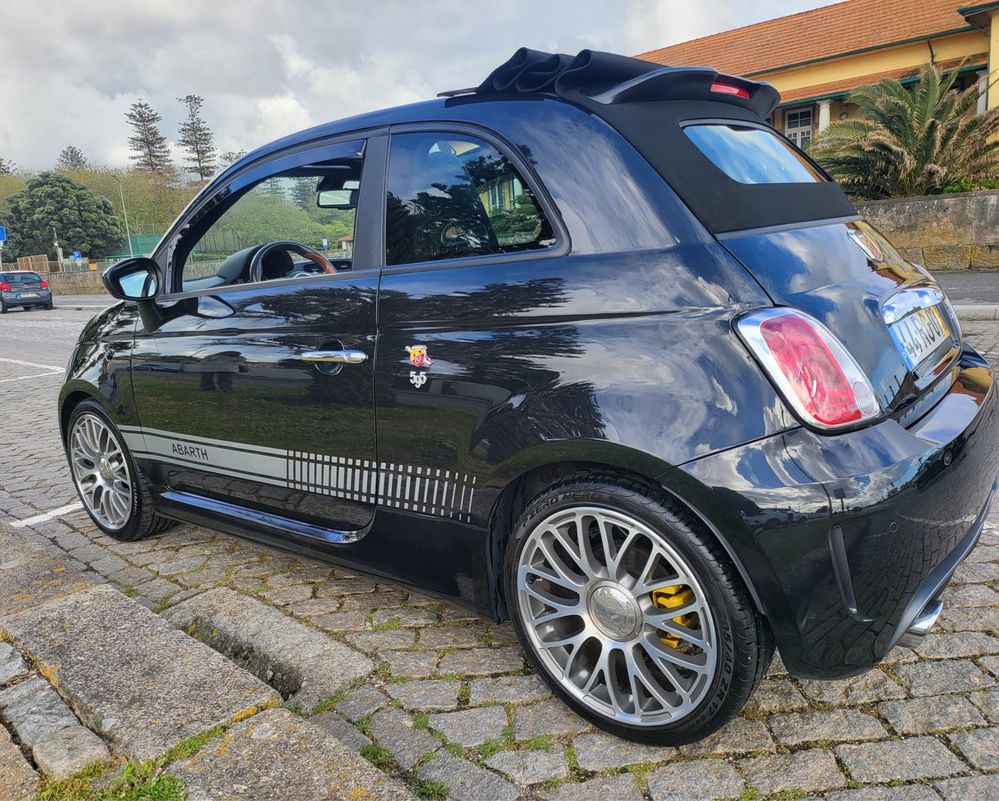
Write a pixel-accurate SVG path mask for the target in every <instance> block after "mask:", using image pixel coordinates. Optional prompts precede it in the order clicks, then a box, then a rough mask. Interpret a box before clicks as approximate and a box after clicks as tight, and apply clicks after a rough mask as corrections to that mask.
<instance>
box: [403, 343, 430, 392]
mask: <svg viewBox="0 0 999 801" xmlns="http://www.w3.org/2000/svg"><path fill="white" fill-rule="evenodd" d="M406 353H408V354H409V363H410V364H411V365H413V367H416V368H417V369H416V370H410V371H409V383H410V384H412V385H413V386H414V387H416V388H417V389H419V388H420V387H422V386H423V385H424V384H426V383H427V374H426V372H424V371H423V370H422V369H421V368H423V367H429V366H430V365H432V364H433V363H434V361H433V359H431V358H430V354H428V353H427V346H426V345H409V346H407V347H406Z"/></svg>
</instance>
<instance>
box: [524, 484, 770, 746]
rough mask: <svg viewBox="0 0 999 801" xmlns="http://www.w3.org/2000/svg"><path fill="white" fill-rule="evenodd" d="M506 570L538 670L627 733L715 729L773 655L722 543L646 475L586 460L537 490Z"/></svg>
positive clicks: (603, 723)
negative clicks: (586, 465) (604, 468)
mask: <svg viewBox="0 0 999 801" xmlns="http://www.w3.org/2000/svg"><path fill="white" fill-rule="evenodd" d="M580 521H582V522H580ZM580 529H584V530H585V531H586V532H587V535H586V537H585V538H583V539H582V540H580V538H579V536H578V532H579V531H580ZM574 532H575V535H574V534H573V533H574ZM605 533H606V534H605ZM566 543H568V546H567V545H566ZM573 543H575V545H574V546H573ZM581 543H589V545H588V546H585V545H584V544H581ZM569 547H572V548H573V550H572V551H570V550H569ZM584 547H588V550H585V551H584ZM608 553H610V557H611V558H610V559H608V558H607V554H608ZM584 563H585V564H586V565H587V567H582V566H581V565H583V564H584ZM556 564H557V566H556ZM566 576H570V578H568V579H567V578H566ZM680 576H682V577H683V580H682V581H680ZM505 577H506V599H507V606H508V608H509V610H510V615H511V618H512V620H513V625H514V628H515V630H516V632H517V636H518V637H519V638H520V642H521V644H522V646H523V648H524V651H525V653H526V655H527V658H528V660H529V662H530V663H531V665H532V666H533V667H534V669H535V670H536V671H537V672H538V673H539V674H540V675H541V676H542V678H543V679H544V680H545V681H546V683H547V684H548V685H549V686H550V687H551V688H552V690H553V691H554V693H555V694H556V695H557V696H558V697H559V698H561V699H562V700H563V701H565V702H566V703H567V704H568V705H569V706H570V707H571V708H572V709H573V710H574V711H575V712H577V713H578V714H580V715H581V716H582V717H584V718H586V719H587V720H589V721H591V722H592V723H594V724H596V725H597V726H599V727H600V728H602V729H604V730H606V731H609V732H611V733H613V734H615V735H618V736H620V737H624V738H626V739H629V740H635V741H638V742H643V743H649V744H655V745H681V744H685V743H690V742H694V741H695V740H699V739H701V738H703V737H705V736H706V735H708V734H710V733H711V732H713V731H716V730H717V729H718V728H720V727H721V726H722V725H723V724H725V723H726V722H727V721H729V720H731V719H732V718H733V717H734V716H735V715H736V714H737V713H738V712H739V711H740V710H741V709H742V707H743V706H744V705H745V703H746V701H747V700H748V699H749V697H750V696H751V695H752V693H753V691H754V690H755V689H756V686H757V685H758V684H759V682H760V680H761V678H762V677H763V676H764V674H765V673H766V670H767V668H768V666H769V664H770V659H771V657H772V656H773V650H774V645H773V635H772V633H771V631H770V627H769V625H768V624H767V622H766V620H765V619H764V618H763V617H762V616H761V615H760V614H759V613H758V612H757V610H756V608H755V606H754V604H753V600H752V598H751V596H750V594H749V591H748V590H747V588H746V586H745V584H744V582H743V581H742V579H741V578H740V576H739V573H738V571H737V570H736V569H735V566H734V565H733V564H732V562H731V560H730V559H729V557H728V556H727V554H726V553H725V551H724V549H723V548H722V547H721V545H720V544H719V543H718V542H717V540H716V539H715V538H714V537H713V536H712V535H711V534H710V532H707V531H705V530H704V528H703V526H701V525H700V524H699V523H698V522H697V521H696V520H695V519H694V517H693V516H692V515H690V514H689V513H688V512H687V511H686V510H685V509H683V508H681V507H680V505H679V504H678V503H677V502H676V501H675V500H673V499H672V498H671V497H670V496H669V495H667V494H666V493H665V492H664V491H663V490H661V489H658V488H656V487H654V486H651V485H648V484H644V483H642V482H640V481H636V480H631V479H627V478H623V477H621V476H618V475H615V474H610V473H601V472H597V471H586V472H583V473H578V474H574V475H571V476H569V477H567V478H565V479H563V480H562V481H560V482H559V483H558V484H557V485H555V486H552V487H550V488H549V489H547V490H545V491H544V492H542V493H541V494H540V495H538V496H537V497H536V498H534V500H532V501H531V502H530V503H529V504H527V506H526V507H525V508H524V510H523V512H522V513H521V514H520V516H519V518H518V520H517V522H516V524H515V526H514V530H513V533H512V535H511V540H510V542H509V543H508V547H507V551H506V557H505ZM555 578H557V581H555V580H553V579H555ZM666 582H675V583H673V584H670V586H662V585H663V584H664V583H666ZM570 587H572V588H574V589H569V588H570ZM650 587H658V589H657V590H656V591H655V592H656V594H655V595H653V594H652V593H651V592H648V591H645V590H647V589H648V588H650ZM669 593H672V594H669ZM688 593H689V594H688ZM548 601H552V602H553V603H552V604H551V605H550V604H549V603H547V602H548ZM674 604H675V605H674ZM679 608H682V609H683V611H684V612H685V613H686V614H684V615H682V616H680V615H678V614H677V613H675V612H674V611H672V610H673V609H679ZM667 610H669V611H668V612H667ZM671 616H672V617H671ZM678 621H681V622H682V624H680V623H678ZM653 623H656V624H661V625H663V626H665V627H666V628H664V629H660V628H656V627H655V626H653V625H652V624H653ZM678 633H679V634H678ZM681 635H682V636H681ZM685 638H689V639H685ZM569 641H572V642H571V644H567V643H568V642H569ZM697 642H699V643H700V645H698V644H696V643H697ZM662 666H665V667H662ZM587 688H589V689H587ZM636 699H637V702H636Z"/></svg>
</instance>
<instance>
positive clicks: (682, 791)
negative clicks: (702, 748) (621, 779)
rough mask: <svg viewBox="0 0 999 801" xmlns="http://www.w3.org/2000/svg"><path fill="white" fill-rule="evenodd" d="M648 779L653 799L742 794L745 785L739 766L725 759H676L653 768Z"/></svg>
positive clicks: (702, 800) (692, 800)
mask: <svg viewBox="0 0 999 801" xmlns="http://www.w3.org/2000/svg"><path fill="white" fill-rule="evenodd" d="M646 782H647V783H648V787H649V795H651V796H652V799H653V801H708V799H721V798H739V797H740V796H741V795H742V792H743V790H744V789H745V786H744V784H743V781H742V779H741V778H740V777H739V774H738V773H737V772H736V770H735V768H733V767H732V766H731V765H730V764H729V763H728V762H726V761H724V760H721V759H697V760H694V761H692V762H675V763H673V764H672V765H667V766H666V767H664V768H659V769H657V770H654V771H652V773H650V774H649V775H648V776H647V777H646Z"/></svg>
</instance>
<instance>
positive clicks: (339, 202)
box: [316, 189, 357, 209]
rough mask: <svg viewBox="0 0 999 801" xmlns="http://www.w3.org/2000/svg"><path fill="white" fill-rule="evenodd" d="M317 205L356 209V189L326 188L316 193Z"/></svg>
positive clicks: (325, 207)
mask: <svg viewBox="0 0 999 801" xmlns="http://www.w3.org/2000/svg"><path fill="white" fill-rule="evenodd" d="M316 205H317V206H319V208H321V209H356V208H357V190H356V189H324V190H322V191H321V192H319V193H317V194H316Z"/></svg>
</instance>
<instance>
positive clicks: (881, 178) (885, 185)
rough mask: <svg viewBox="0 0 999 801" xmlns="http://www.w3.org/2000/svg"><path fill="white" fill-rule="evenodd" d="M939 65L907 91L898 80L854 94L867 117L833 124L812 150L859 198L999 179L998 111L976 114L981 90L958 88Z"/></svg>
mask: <svg viewBox="0 0 999 801" xmlns="http://www.w3.org/2000/svg"><path fill="white" fill-rule="evenodd" d="M957 77H958V70H957V69H955V70H953V71H951V72H950V73H949V74H947V75H943V74H942V73H941V71H940V70H939V69H938V68H937V67H936V66H934V65H933V64H926V65H925V66H923V67H922V69H921V70H920V72H919V79H918V81H917V82H916V84H915V85H914V86H913V87H912V88H911V89H907V88H906V87H904V86H903V85H902V84H901V83H899V82H898V81H894V80H885V81H881V82H880V83H878V84H875V85H874V86H862V87H860V88H859V89H855V90H854V91H853V92H851V93H850V96H849V98H848V102H850V103H855V104H856V105H857V106H858V110H859V112H860V114H861V116H862V119H855V120H847V121H845V122H837V123H834V124H832V125H830V126H829V127H828V128H827V129H826V130H825V131H823V132H822V134H821V135H820V136H819V138H818V139H817V140H816V141H815V142H814V143H813V144H812V148H811V150H810V151H809V153H810V155H811V156H812V157H813V158H814V159H815V160H816V161H818V162H819V163H820V164H821V165H822V166H823V167H825V169H826V170H827V171H828V172H829V173H830V174H831V175H832V176H833V177H834V178H835V179H836V180H837V181H838V182H839V183H840V185H842V187H843V188H844V189H845V190H846V192H847V193H848V194H850V195H852V196H854V197H859V198H883V197H908V196H911V195H928V194H934V193H937V192H942V191H943V190H944V189H945V188H946V187H947V186H949V185H951V184H955V183H963V184H967V185H968V186H971V187H977V186H982V185H983V184H987V183H989V182H992V181H996V180H997V179H999V109H992V110H991V111H988V112H986V113H984V114H976V105H977V103H978V97H979V95H980V93H981V90H980V89H979V88H978V86H975V85H973V86H970V87H968V88H967V89H965V90H963V91H960V90H958V89H956V88H955V86H954V83H955V81H956V80H957Z"/></svg>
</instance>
